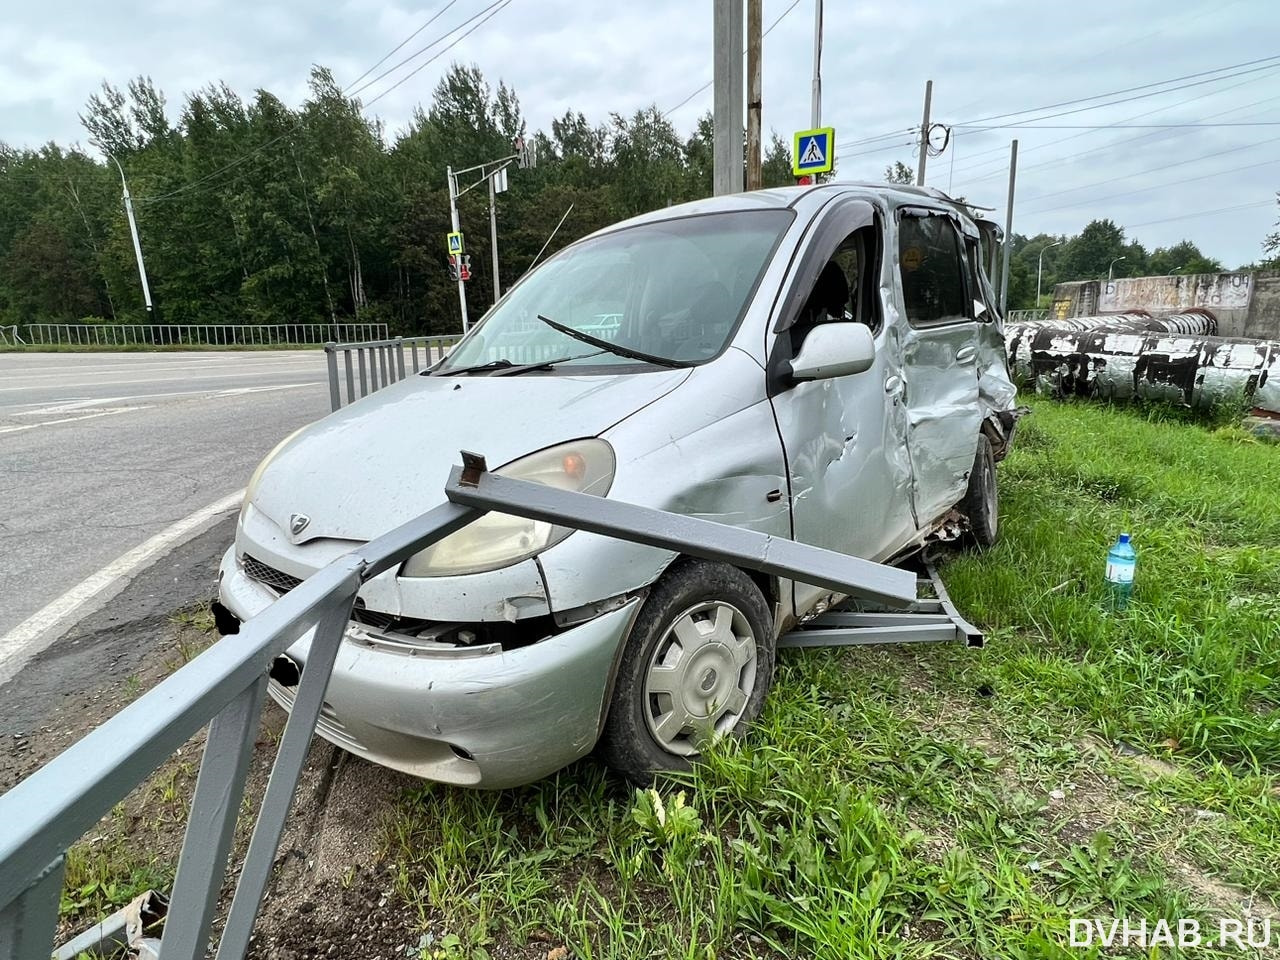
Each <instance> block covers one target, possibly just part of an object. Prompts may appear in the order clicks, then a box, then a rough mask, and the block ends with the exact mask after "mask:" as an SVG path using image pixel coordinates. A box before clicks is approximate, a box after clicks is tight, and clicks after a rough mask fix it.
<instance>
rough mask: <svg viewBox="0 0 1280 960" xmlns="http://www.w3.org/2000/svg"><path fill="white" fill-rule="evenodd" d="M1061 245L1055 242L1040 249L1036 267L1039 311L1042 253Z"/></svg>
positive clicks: (1058, 241)
mask: <svg viewBox="0 0 1280 960" xmlns="http://www.w3.org/2000/svg"><path fill="white" fill-rule="evenodd" d="M1060 243H1062V241H1061V240H1055V241H1053V243H1046V244H1045V245H1044V246H1043V247H1041V248H1040V262H1039V263H1038V264H1037V265H1036V309H1037V310H1039V309H1040V275H1041V274H1042V273H1044V252H1045V251H1046V250H1048V249H1049V248H1050V247H1056V246H1057V245H1058V244H1060Z"/></svg>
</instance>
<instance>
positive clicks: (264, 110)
mask: <svg viewBox="0 0 1280 960" xmlns="http://www.w3.org/2000/svg"><path fill="white" fill-rule="evenodd" d="M80 119H81V122H82V124H83V126H84V128H85V130H86V132H87V134H88V140H89V143H90V144H91V145H92V146H93V147H94V148H95V150H94V152H93V153H92V154H91V153H90V152H89V151H87V150H85V149H83V148H81V147H80V146H78V145H77V146H71V147H62V146H59V145H57V144H54V143H49V144H47V145H45V146H43V147H41V148H39V149H17V148H13V147H9V146H6V145H4V144H0V322H3V323H6V324H12V323H19V324H21V323H30V322H39V321H55V322H77V321H81V320H86V319H93V318H98V319H104V320H108V321H115V322H122V323H132V322H140V321H144V320H153V321H155V322H165V323H286V322H289V323H303V322H317V321H321V322H322V321H358V322H382V323H387V324H388V325H389V326H390V327H391V329H392V330H393V331H395V332H398V333H405V334H408V333H439V332H449V331H454V330H457V329H458V327H459V325H460V315H459V308H458V303H457V296H456V290H455V287H454V284H453V283H452V282H451V281H450V280H449V277H448V272H447V264H446V249H445V235H446V233H447V232H448V231H449V229H450V223H449V203H448V193H447V187H446V177H445V169H446V166H447V165H452V166H453V167H454V168H455V169H458V168H463V167H469V166H472V165H473V164H478V163H481V162H484V161H489V160H495V159H497V158H499V157H504V156H507V155H508V154H510V153H511V152H512V143H513V141H514V140H515V139H516V138H527V139H531V140H532V142H533V144H534V147H535V150H536V155H537V158H538V162H537V165H536V166H535V167H533V168H526V169H512V170H511V172H510V177H509V180H510V189H509V191H508V192H506V193H503V194H500V195H499V196H498V199H497V204H496V205H497V217H498V233H499V239H498V243H499V251H500V254H501V257H500V259H501V271H502V277H501V280H502V287H503V289H506V287H507V286H508V285H509V284H510V283H511V282H513V281H514V280H515V279H517V278H518V277H519V276H520V275H521V274H522V273H524V272H525V270H527V269H528V267H529V265H530V264H531V263H532V262H533V261H534V258H535V257H536V256H537V255H538V254H539V251H540V250H542V248H543V247H544V245H546V252H545V253H544V254H543V256H544V257H545V256H548V255H550V254H551V253H554V252H555V251H556V250H558V249H560V248H561V247H563V246H564V245H565V244H567V243H570V242H572V241H573V240H575V239H577V238H579V237H581V236H584V235H585V234H587V233H590V232H591V231H593V230H596V229H599V228H600V227H603V226H606V225H608V224H610V223H614V222H616V221H618V220H621V219H625V218H626V217H630V216H634V215H636V214H639V213H643V212H645V211H649V210H653V209H656V208H660V207H665V206H669V205H672V204H676V203H682V202H685V201H687V200H693V199H697V198H699V197H704V196H707V195H709V194H710V193H711V185H712V122H711V116H710V115H709V114H707V115H704V116H703V117H701V118H700V119H699V120H698V122H697V123H696V124H695V126H694V129H693V131H692V132H691V133H690V134H689V135H688V136H682V135H681V134H680V132H679V131H677V130H676V128H675V127H674V125H673V124H672V123H671V122H670V121H669V120H668V119H667V118H666V117H665V116H664V115H663V114H662V113H661V111H659V110H658V109H657V108H656V107H654V106H651V107H648V108H646V109H643V110H639V111H636V112H635V113H633V114H631V115H629V116H624V115H622V114H618V113H613V114H610V115H609V118H608V120H607V121H606V122H603V123H593V122H591V121H589V120H588V119H587V117H586V116H585V115H584V114H583V113H581V112H576V111H572V110H570V111H567V112H566V113H565V114H564V115H563V116H561V117H559V118H558V119H556V120H553V121H552V122H551V124H550V130H548V131H543V130H537V131H534V132H532V133H531V132H530V131H529V130H528V124H527V121H526V119H525V117H524V115H523V113H522V111H521V106H520V101H519V98H518V96H517V95H516V92H515V91H514V90H513V89H512V88H511V87H509V86H508V85H506V84H505V83H502V82H499V83H498V85H497V87H496V88H494V87H493V86H492V85H491V84H490V83H489V82H488V81H487V80H486V79H485V77H484V76H483V75H482V74H481V72H480V70H479V69H478V68H476V67H474V66H471V67H466V66H461V65H456V64H455V65H454V66H453V67H451V68H450V70H449V71H448V73H447V74H446V75H445V76H444V77H443V78H442V79H441V80H440V82H439V83H438V84H437V86H436V88H435V90H434V92H433V95H432V97H431V100H430V103H429V105H427V106H426V107H419V108H418V109H416V110H415V111H414V113H413V115H412V117H411V119H410V122H409V124H408V125H407V127H406V128H405V129H404V130H403V131H401V132H399V133H397V134H396V135H394V136H390V135H389V134H388V133H387V131H386V130H385V129H384V128H383V126H382V125H381V123H380V121H378V120H376V119H370V118H369V117H367V116H366V115H365V114H364V113H363V111H362V109H361V105H360V103H359V101H358V100H356V99H353V98H351V97H348V96H346V95H344V93H343V91H342V89H341V87H340V86H339V85H338V84H337V83H336V81H335V80H334V78H333V76H332V74H331V73H330V72H329V71H328V70H326V69H324V68H322V67H317V68H315V69H313V71H312V74H311V77H310V85H309V94H308V96H307V98H306V99H305V101H304V102H303V103H302V104H301V105H300V106H299V107H298V108H296V109H293V108H290V107H288V106H287V105H285V104H284V103H283V102H282V101H281V100H280V99H278V98H277V97H275V96H274V95H273V94H271V93H270V92H268V91H266V90H258V91H257V92H256V93H255V94H254V96H253V97H252V98H250V99H244V98H242V97H241V96H240V95H239V94H237V93H236V92H235V91H233V90H231V89H230V88H229V87H227V86H226V85H225V84H214V85H210V86H208V87H205V88H204V89H202V90H199V91H197V92H195V93H193V94H190V95H188V96H187V97H185V99H184V101H183V103H182V105H181V108H180V109H179V110H178V111H177V114H176V116H171V115H170V110H169V107H168V104H167V103H166V100H165V97H164V95H163V93H162V92H161V91H160V90H158V89H157V88H156V87H155V85H154V84H153V83H152V82H151V80H150V79H149V78H146V77H139V78H138V79H136V80H134V81H132V82H131V83H129V84H128V86H127V88H126V89H124V90H121V89H118V88H116V87H113V86H111V85H110V84H104V85H103V87H102V89H101V91H99V92H98V93H95V94H94V95H93V96H91V97H90V98H89V100H88V102H87V104H86V106H85V110H84V112H83V113H82V114H81V117H80ZM117 164H119V168H120V169H123V171H124V173H125V175H126V177H127V178H128V184H129V189H130V192H131V194H132V195H133V198H134V210H135V214H136V218H137V222H138V229H139V233H140V234H141V239H142V245H143V248H144V252H145V256H146V263H147V272H148V277H149V280H150V286H151V291H152V296H153V299H154V303H155V313H154V315H152V316H148V314H147V313H146V311H145V310H144V308H143V298H142V292H141V287H140V283H139V279H138V275H137V269H136V265H135V260H134V253H133V246H132V240H131V237H130V233H129V228H128V223H127V221H126V219H125V216H124V211H123V207H122V204H121V183H120V177H119V173H118V172H117V166H116V165H117ZM892 178H897V179H900V178H901V172H900V171H899V173H898V175H897V177H894V176H893V171H890V176H889V177H887V179H892ZM764 182H765V185H766V186H781V185H789V184H791V183H793V182H794V180H793V177H792V174H791V157H790V144H789V143H787V142H785V141H783V140H782V139H781V138H780V137H778V136H777V135H776V134H774V135H773V136H772V138H771V141H770V143H769V145H768V149H767V151H766V156H765V160H764ZM464 185H465V181H464ZM459 206H460V214H461V219H462V226H463V230H464V232H465V234H466V245H467V253H468V254H470V256H471V267H472V281H471V282H470V284H469V286H468V300H469V305H470V307H471V313H472V315H473V317H474V316H478V315H479V313H480V312H482V311H483V310H484V309H486V308H487V306H488V305H489V303H490V302H491V299H492V290H493V278H492V276H491V270H492V267H491V257H490V248H489V232H488V229H487V220H488V193H487V191H486V190H485V189H484V188H483V187H481V188H479V189H475V190H472V191H471V192H469V193H467V194H466V195H464V196H462V197H461V198H460V200H459ZM566 214H567V215H566ZM562 218H563V219H564V222H563V225H561V226H560V228H559V230H558V231H557V230H556V226H557V224H558V223H559V222H560V221H561V219H562ZM553 233H554V237H553V236H552V235H553ZM548 238H552V239H551V241H550V243H549V244H548V243H547V241H548ZM1054 240H1063V241H1065V242H1063V243H1062V244H1061V246H1058V247H1055V248H1054V249H1053V250H1051V251H1049V253H1048V254H1046V257H1045V274H1046V276H1045V284H1046V287H1045V288H1046V289H1051V283H1050V281H1051V279H1068V278H1073V279H1082V278H1085V277H1089V276H1094V275H1097V274H1099V273H1101V274H1103V275H1105V270H1106V265H1105V263H1103V259H1104V255H1111V254H1112V253H1113V251H1115V250H1121V251H1122V253H1123V255H1124V256H1125V257H1126V261H1125V263H1124V274H1125V275H1134V274H1136V273H1139V272H1141V271H1142V270H1147V271H1148V272H1170V271H1169V270H1166V269H1162V268H1164V267H1166V266H1167V267H1173V266H1179V267H1183V268H1185V269H1186V270H1187V272H1191V271H1192V268H1193V267H1195V268H1197V269H1198V268H1204V269H1219V268H1220V265H1219V264H1217V263H1216V262H1215V261H1212V260H1209V259H1207V258H1205V257H1204V256H1203V255H1202V254H1200V252H1199V251H1198V250H1197V249H1195V247H1194V245H1193V244H1191V243H1190V242H1184V243H1183V244H1179V245H1176V246H1175V247H1172V248H1169V249H1168V250H1156V251H1153V252H1152V253H1150V254H1148V253H1147V252H1146V251H1144V250H1142V248H1141V245H1139V244H1135V243H1132V242H1125V241H1124V237H1123V232H1122V231H1121V230H1120V229H1119V228H1118V227H1116V226H1115V225H1114V224H1112V223H1110V221H1096V222H1095V223H1092V224H1090V225H1089V226H1088V227H1086V228H1085V230H1084V231H1082V233H1081V234H1080V235H1079V236H1078V237H1072V238H1057V237H1047V236H1037V237H1030V238H1028V237H1024V236H1021V235H1015V237H1014V243H1013V249H1014V260H1013V261H1012V264H1011V281H1010V282H1011V288H1010V303H1011V305H1012V306H1031V305H1032V301H1034V299H1035V289H1034V288H1035V273H1034V270H1035V263H1034V261H1035V259H1036V258H1037V257H1038V255H1039V252H1040V249H1042V248H1043V247H1044V246H1045V245H1047V244H1049V243H1052V242H1053V241H1054ZM1108 258H1109V257H1108Z"/></svg>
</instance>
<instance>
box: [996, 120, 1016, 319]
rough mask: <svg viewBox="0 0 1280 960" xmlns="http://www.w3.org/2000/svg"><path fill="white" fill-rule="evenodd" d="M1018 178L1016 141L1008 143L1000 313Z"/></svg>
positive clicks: (1005, 293) (1004, 299)
mask: <svg viewBox="0 0 1280 960" xmlns="http://www.w3.org/2000/svg"><path fill="white" fill-rule="evenodd" d="M1017 179H1018V141H1017V140H1014V141H1013V143H1011V144H1010V145H1009V207H1008V209H1007V210H1005V212H1004V259H1003V260H1002V261H1001V263H1000V315H1001V316H1004V315H1005V313H1006V310H1005V307H1006V305H1007V304H1008V303H1009V261H1010V260H1011V259H1013V258H1012V257H1011V256H1010V254H1011V253H1012V252H1013V185H1014V183H1016V182H1017Z"/></svg>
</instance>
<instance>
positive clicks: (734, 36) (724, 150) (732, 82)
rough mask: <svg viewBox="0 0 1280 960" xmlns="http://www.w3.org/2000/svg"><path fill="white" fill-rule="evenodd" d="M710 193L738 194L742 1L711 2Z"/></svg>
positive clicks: (740, 179)
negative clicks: (713, 132)
mask: <svg viewBox="0 0 1280 960" xmlns="http://www.w3.org/2000/svg"><path fill="white" fill-rule="evenodd" d="M714 2H715V8H714V10H713V13H712V36H713V38H714V44H715V49H714V51H713V63H712V82H713V84H714V89H715V97H714V106H715V117H714V129H715V135H714V143H713V144H712V159H713V163H712V170H713V173H712V184H713V188H714V189H713V190H712V192H713V193H714V194H715V195H716V196H717V197H718V196H720V195H722V194H726V193H740V192H741V191H742V0H714Z"/></svg>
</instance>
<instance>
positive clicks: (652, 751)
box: [600, 560, 775, 783]
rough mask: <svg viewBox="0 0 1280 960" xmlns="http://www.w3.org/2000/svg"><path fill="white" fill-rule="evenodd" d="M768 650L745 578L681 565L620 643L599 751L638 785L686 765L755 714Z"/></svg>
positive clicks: (713, 566) (764, 619)
mask: <svg viewBox="0 0 1280 960" xmlns="http://www.w3.org/2000/svg"><path fill="white" fill-rule="evenodd" d="M774 656H775V645H774V636H773V617H772V616H771V615H770V613H769V605H768V602H767V601H766V600H765V598H764V594H762V593H761V592H760V588H759V587H758V586H756V584H755V583H754V582H753V581H752V580H751V578H750V577H748V576H747V575H746V574H745V573H743V572H742V571H741V570H738V569H737V568H735V567H732V566H729V565H728V564H724V563H709V562H706V561H701V560H682V561H678V562H677V563H675V564H673V565H672V567H671V568H670V569H669V570H668V571H667V572H666V573H665V574H664V575H663V577H662V579H660V580H659V581H658V582H657V584H655V585H654V587H653V589H652V590H651V591H650V593H649V596H648V597H647V598H646V599H645V602H644V606H643V607H642V608H641V609H640V613H639V615H638V616H637V618H636V624H635V627H634V628H633V629H632V631H631V636H630V637H629V638H628V640H627V647H626V649H625V650H624V651H623V654H622V661H621V663H620V664H619V667H618V677H617V680H616V682H615V683H614V689H613V699H612V701H611V703H610V706H609V716H608V718H607V719H606V721H605V727H604V733H603V735H602V736H601V738H600V754H601V757H602V758H603V759H604V761H605V762H606V763H607V764H608V765H609V766H610V767H612V768H613V769H614V770H616V771H618V772H619V773H621V774H623V775H624V776H626V777H628V778H629V779H631V780H634V781H636V782H638V783H648V782H649V781H650V779H651V778H652V777H653V774H654V773H656V772H658V771H660V770H685V769H688V768H689V765H690V761H691V760H692V758H694V757H696V756H697V755H698V754H699V752H700V751H701V749H702V746H703V745H704V744H705V743H707V742H708V741H713V740H716V739H719V738H720V737H723V736H726V735H728V734H734V733H739V732H741V731H742V730H743V729H745V727H746V726H747V725H748V724H750V722H751V721H752V720H754V719H755V718H756V717H757V716H759V714H760V709H761V707H762V706H763V705H764V698H765V696H766V695H767V694H768V692H769V687H770V686H771V684H772V682H773V665H774Z"/></svg>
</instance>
